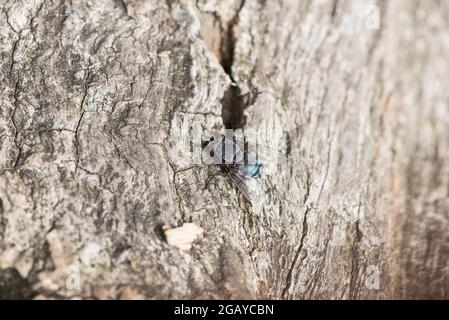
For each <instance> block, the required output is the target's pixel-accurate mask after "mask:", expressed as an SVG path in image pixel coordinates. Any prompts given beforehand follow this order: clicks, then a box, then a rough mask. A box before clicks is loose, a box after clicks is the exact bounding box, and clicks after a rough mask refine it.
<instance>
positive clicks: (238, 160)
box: [209, 136, 286, 205]
mask: <svg viewBox="0 0 449 320" xmlns="http://www.w3.org/2000/svg"><path fill="white" fill-rule="evenodd" d="M217 140H218V141H212V142H210V143H211V146H210V147H209V151H211V154H213V156H212V158H213V163H214V164H218V165H220V166H221V167H222V168H223V170H224V171H225V172H226V173H227V175H228V176H229V177H230V178H231V180H232V182H233V183H234V184H235V186H236V187H237V189H238V190H239V191H240V193H241V194H242V195H243V196H244V198H245V199H246V200H247V201H248V202H249V203H250V204H251V205H252V204H253V201H254V200H255V198H256V197H257V196H258V194H257V193H258V192H257V191H260V188H259V187H258V186H260V182H259V179H258V178H260V177H261V175H262V173H263V171H264V169H265V168H267V164H270V163H269V161H270V159H269V157H267V156H266V155H265V154H266V153H268V154H269V153H272V151H271V148H269V147H267V146H264V145H261V144H251V143H249V142H248V141H246V140H239V139H236V138H235V137H234V138H232V139H230V138H227V137H225V136H221V137H220V138H219V139H217ZM276 154H277V155H280V156H281V158H285V159H286V157H285V156H283V155H282V154H279V153H276ZM255 184H256V185H255ZM257 189H259V190H257Z"/></svg>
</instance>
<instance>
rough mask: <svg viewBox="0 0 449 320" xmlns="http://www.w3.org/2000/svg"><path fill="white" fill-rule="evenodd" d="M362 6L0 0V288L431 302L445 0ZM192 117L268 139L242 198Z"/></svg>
mask: <svg viewBox="0 0 449 320" xmlns="http://www.w3.org/2000/svg"><path fill="white" fill-rule="evenodd" d="M367 3H368V2H365V1H363V2H358V1H338V0H334V1H330V0H329V1H317V0H310V1H306V0H303V1H297V0H283V1H281V0H268V1H257V0H246V1H243V0H235V1H218V0H198V1H196V2H194V1H169V0H167V1H156V0H141V1H137V0H135V1H131V0H117V1H112V0H100V1H75V0H74V1H70V2H68V1H43V0H34V1H25V0H23V1H6V0H0V9H1V12H0V84H1V88H0V108H1V109H0V112H1V113H0V124H1V125H0V150H1V157H0V297H1V298H11V297H18V298H30V297H32V298H71V297H83V298H139V297H144V298H276V299H280V298H282V299H284V298H285V299H297V298H336V299H339V298H346V299H351V298H449V262H448V261H449V107H448V103H449V97H448V91H449V90H448V85H447V83H448V82H449V79H448V72H447V71H448V70H449V62H448V57H449V39H448V30H449V24H448V20H447V17H448V16H449V3H448V2H447V1H436V0H435V1H409V0H398V1H379V2H373V4H375V5H376V6H377V7H378V8H379V12H380V28H379V29H376V30H373V29H370V28H366V26H365V25H363V24H362V25H361V24H360V19H355V20H354V19H349V20H348V17H351V13H352V14H356V15H357V13H358V12H360V10H362V9H363V8H364V7H363V6H362V7H361V5H362V4H363V5H365V6H366V5H367ZM360 8H362V9H360ZM363 12H364V11H363V10H362V13H363ZM352 16H353V15H352ZM348 21H349V22H348ZM362 22H363V23H364V22H365V21H362ZM231 82H235V84H236V85H235V86H231ZM194 122H201V124H202V125H203V127H204V128H207V129H213V128H222V127H223V126H224V125H225V126H226V127H229V128H232V127H244V128H252V129H255V130H257V132H258V133H259V134H260V135H261V136H273V135H275V136H277V137H278V138H279V139H280V141H281V146H280V148H281V151H283V152H284V153H287V154H288V156H289V157H290V162H289V164H288V165H287V166H286V167H284V168H281V170H280V171H279V172H278V174H277V175H276V176H273V177H265V178H262V184H263V185H264V186H266V188H267V194H269V195H271V196H269V197H266V199H263V200H261V201H263V203H261V204H260V206H259V209H258V210H256V208H255V207H250V206H248V205H247V203H246V202H245V201H244V199H243V198H242V196H241V195H240V194H239V193H238V191H237V190H236V188H235V187H234V186H233V185H232V183H231V182H230V181H229V179H228V178H227V177H226V176H218V177H216V178H215V179H213V180H212V182H211V183H210V185H209V186H208V188H206V189H204V183H205V181H206V180H207V177H208V176H209V174H210V168H198V167H193V168H191V167H190V160H191V159H189V158H188V157H186V156H183V155H184V153H185V154H188V153H187V151H188V149H189V146H188V144H186V146H185V150H182V149H181V150H177V151H176V152H175V151H174V150H175V148H174V147H173V146H174V145H175V144H176V143H177V142H179V141H182V139H185V137H184V136H183V134H182V132H183V131H182V130H181V129H180V128H182V126H187V127H188V126H190V125H192V124H193V123H194ZM179 152H181V153H179ZM286 199H288V200H286ZM187 222H192V223H194V224H195V225H197V226H200V227H201V228H202V229H203V230H204V234H203V235H202V236H200V237H198V239H197V240H196V241H195V242H194V243H193V247H192V249H191V250H190V251H186V250H180V249H178V248H176V247H174V246H170V245H169V244H168V243H167V241H166V239H165V238H164V233H163V228H162V226H163V225H169V226H172V227H176V226H181V225H183V224H184V223H187Z"/></svg>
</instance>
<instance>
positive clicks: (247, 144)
mask: <svg viewBox="0 0 449 320" xmlns="http://www.w3.org/2000/svg"><path fill="white" fill-rule="evenodd" d="M236 143H237V144H238V145H239V146H241V148H242V149H243V148H244V149H243V150H245V154H247V155H248V160H249V163H251V161H253V162H254V159H252V158H251V159H250V157H249V155H252V154H256V155H257V162H258V163H261V164H262V165H263V169H262V170H263V172H264V174H267V175H271V174H274V173H276V171H277V168H278V167H280V168H282V170H285V169H286V168H287V167H288V166H289V165H290V161H289V159H288V157H287V156H286V155H285V154H283V153H281V152H279V151H277V150H276V147H274V146H273V147H270V146H268V145H266V144H263V143H259V142H258V141H248V140H246V139H241V138H236ZM253 158H254V157H253ZM245 161H246V160H245Z"/></svg>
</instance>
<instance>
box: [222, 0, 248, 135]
mask: <svg viewBox="0 0 449 320" xmlns="http://www.w3.org/2000/svg"><path fill="white" fill-rule="evenodd" d="M244 4H245V1H242V2H241V3H240V7H239V9H238V10H237V12H236V14H235V16H234V18H233V19H232V20H231V21H230V22H229V24H228V26H227V29H226V30H222V32H223V34H222V37H221V42H220V53H221V59H220V64H221V65H222V67H223V70H224V71H225V72H226V74H227V75H228V76H229V78H230V79H231V81H232V84H231V86H230V87H229V88H228V90H227V91H226V93H225V95H224V97H223V99H222V101H221V105H222V118H223V124H224V125H225V127H226V128H229V129H236V128H242V127H243V126H244V125H245V119H244V115H243V111H244V110H245V108H246V105H247V104H246V103H245V99H244V97H243V96H242V94H241V92H240V89H239V88H238V86H237V84H236V83H235V82H234V77H233V74H232V66H233V64H234V51H235V44H236V42H237V39H236V35H235V32H234V26H235V24H236V23H237V22H238V18H239V14H240V11H241V10H242V8H243V5H244Z"/></svg>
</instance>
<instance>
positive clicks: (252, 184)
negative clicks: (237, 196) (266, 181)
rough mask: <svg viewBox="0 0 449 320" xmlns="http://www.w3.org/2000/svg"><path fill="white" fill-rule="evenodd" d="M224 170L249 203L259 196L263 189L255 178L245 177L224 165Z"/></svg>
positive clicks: (252, 202) (252, 203) (256, 199)
mask: <svg viewBox="0 0 449 320" xmlns="http://www.w3.org/2000/svg"><path fill="white" fill-rule="evenodd" d="M225 170H226V172H227V173H228V175H229V177H230V178H231V180H232V182H233V183H234V184H235V186H236V187H237V189H238V190H239V191H240V193H241V194H242V195H243V196H244V197H245V199H246V200H247V201H248V202H249V203H250V204H251V205H254V203H255V202H256V201H258V199H259V198H260V195H261V193H262V191H263V190H262V189H261V185H260V183H258V181H256V179H247V178H245V177H244V176H242V175H240V174H238V172H236V171H233V170H232V169H230V168H229V167H225Z"/></svg>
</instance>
